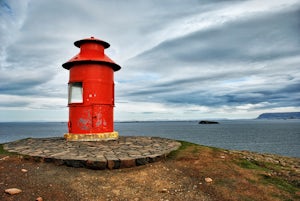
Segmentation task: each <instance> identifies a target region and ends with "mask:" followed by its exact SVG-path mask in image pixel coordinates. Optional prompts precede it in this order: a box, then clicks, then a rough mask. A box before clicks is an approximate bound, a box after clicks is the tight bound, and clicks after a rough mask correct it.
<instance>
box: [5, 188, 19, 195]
mask: <svg viewBox="0 0 300 201" xmlns="http://www.w3.org/2000/svg"><path fill="white" fill-rule="evenodd" d="M21 192H22V190H21V189H18V188H8V189H6V190H5V193H7V194H9V195H15V194H18V193H21Z"/></svg>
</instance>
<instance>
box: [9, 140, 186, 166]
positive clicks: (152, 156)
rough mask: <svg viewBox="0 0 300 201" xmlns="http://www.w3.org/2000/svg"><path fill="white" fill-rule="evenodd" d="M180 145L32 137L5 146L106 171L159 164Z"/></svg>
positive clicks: (46, 159) (31, 155)
mask: <svg viewBox="0 0 300 201" xmlns="http://www.w3.org/2000/svg"><path fill="white" fill-rule="evenodd" d="M180 146H181V143H180V142H177V141H174V140H170V139H166V138H159V137H135V136H122V137H119V139H117V140H111V141H94V142H82V141H81V142H72V141H66V140H65V139H64V138H28V139H23V140H18V141H15V142H9V143H6V144H4V146H3V147H4V149H5V150H7V151H9V152H16V153H18V154H21V155H24V156H25V157H26V158H29V159H33V160H36V161H43V162H53V163H55V164H57V165H67V166H71V167H83V168H90V169H99V170H102V169H118V168H128V167H134V166H139V165H145V164H147V163H152V162H155V161H159V160H161V159H163V158H165V157H166V156H167V155H168V154H169V153H170V152H171V151H174V150H177V149H178V148H179V147H180Z"/></svg>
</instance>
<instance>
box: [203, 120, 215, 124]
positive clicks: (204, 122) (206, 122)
mask: <svg viewBox="0 0 300 201" xmlns="http://www.w3.org/2000/svg"><path fill="white" fill-rule="evenodd" d="M199 124H219V122H217V121H207V120H202V121H199Z"/></svg>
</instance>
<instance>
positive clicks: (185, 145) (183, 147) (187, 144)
mask: <svg viewBox="0 0 300 201" xmlns="http://www.w3.org/2000/svg"><path fill="white" fill-rule="evenodd" d="M178 142H180V143H181V146H180V147H179V148H178V149H177V150H175V151H172V152H171V153H170V154H169V155H168V158H170V159H175V158H178V156H179V154H180V153H182V152H183V151H184V150H186V149H188V148H192V150H191V153H193V154H196V153H198V150H199V145H198V144H194V143H191V142H186V141H180V140H179V141H178Z"/></svg>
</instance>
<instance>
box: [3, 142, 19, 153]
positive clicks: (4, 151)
mask: <svg viewBox="0 0 300 201" xmlns="http://www.w3.org/2000/svg"><path fill="white" fill-rule="evenodd" d="M0 154H3V155H17V154H16V153H13V152H8V151H6V150H4V148H3V144H0Z"/></svg>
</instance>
